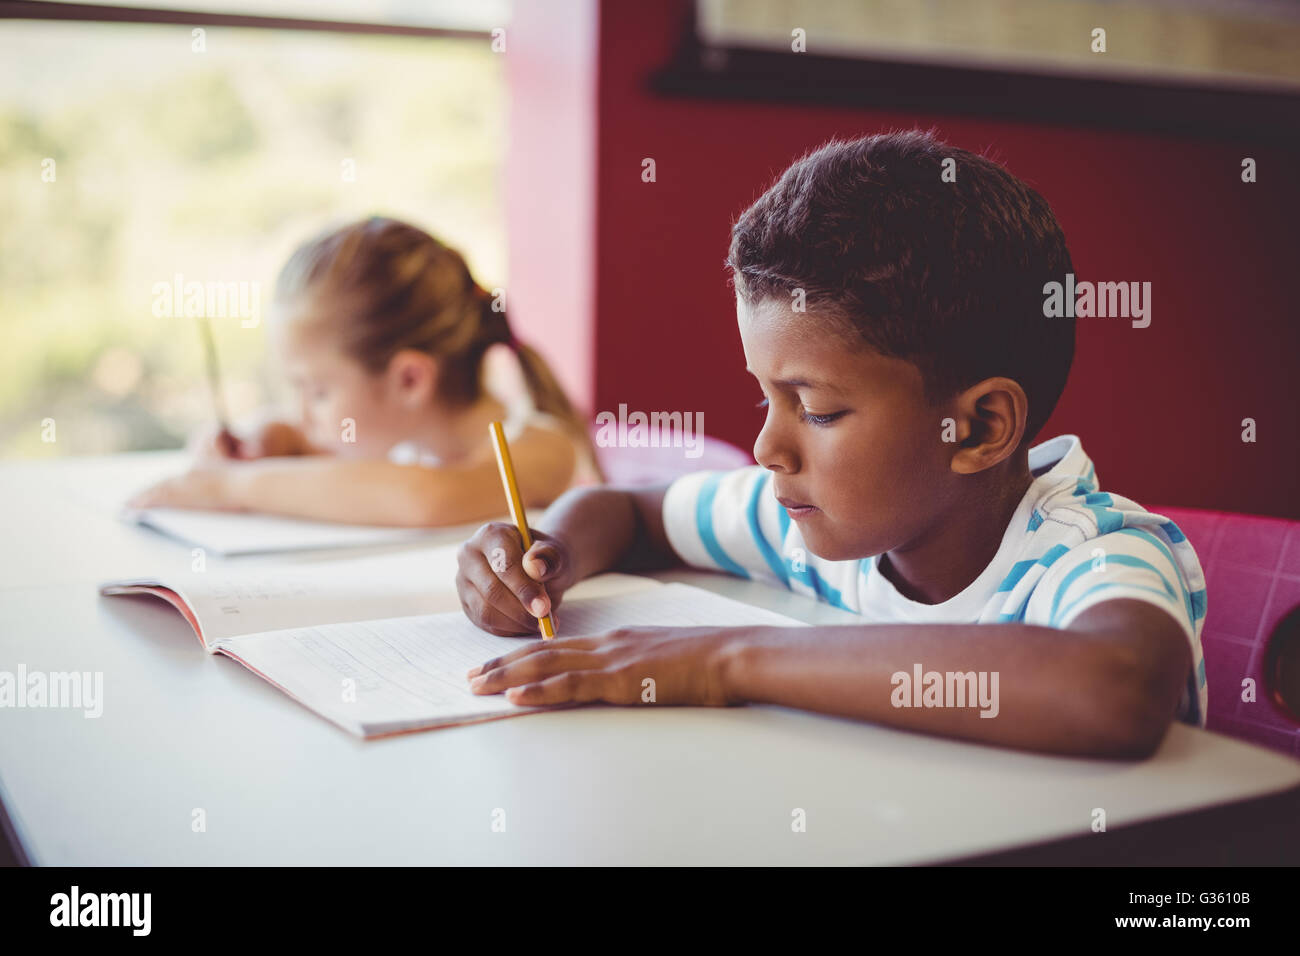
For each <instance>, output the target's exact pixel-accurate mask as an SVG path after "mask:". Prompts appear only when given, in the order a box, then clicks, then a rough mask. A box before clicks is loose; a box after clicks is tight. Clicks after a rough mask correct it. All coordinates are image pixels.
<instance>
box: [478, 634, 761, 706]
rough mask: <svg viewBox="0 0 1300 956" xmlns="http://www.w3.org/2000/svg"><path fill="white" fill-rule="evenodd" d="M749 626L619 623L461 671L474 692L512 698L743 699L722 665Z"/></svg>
mask: <svg viewBox="0 0 1300 956" xmlns="http://www.w3.org/2000/svg"><path fill="white" fill-rule="evenodd" d="M749 630H750V629H749V628H740V627H731V628H717V627H625V628H619V629H618V630H616V631H610V632H609V633H608V634H603V635H599V636H596V637H564V638H555V639H554V640H549V641H541V642H538V643H535V644H529V645H528V646H527V647H521V648H520V649H519V650H517V651H512V652H511V653H509V654H507V655H505V656H504V657H497V658H494V659H492V660H490V661H488V662H487V663H485V664H481V665H479V666H478V667H476V668H474V669H473V670H471V671H470V672H469V674H468V675H467V676H468V677H469V678H470V685H469V686H470V690H472V691H473V692H474V693H476V694H499V693H501V692H502V691H505V694H506V700H508V701H510V703H512V704H519V705H520V706H525V707H532V706H539V705H544V704H581V703H587V702H589V701H597V700H599V701H604V702H605V703H609V704H643V703H644V704H656V703H657V704H679V705H680V704H694V705H702V706H709V707H721V706H725V705H727V704H736V703H740V702H741V701H740V700H739V699H738V698H736V697H735V695H734V694H733V693H732V692H731V691H730V689H729V687H728V684H729V681H728V666H729V665H730V664H731V662H732V661H734V660H735V655H736V653H737V651H738V650H739V647H740V645H741V642H742V640H743V638H744V635H745V634H746V633H747V632H748V631H749Z"/></svg>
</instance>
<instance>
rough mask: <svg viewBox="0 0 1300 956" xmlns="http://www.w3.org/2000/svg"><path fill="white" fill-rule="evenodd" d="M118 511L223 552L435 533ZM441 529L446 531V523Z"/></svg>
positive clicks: (275, 518)
mask: <svg viewBox="0 0 1300 956" xmlns="http://www.w3.org/2000/svg"><path fill="white" fill-rule="evenodd" d="M119 514H120V516H121V518H122V520H124V521H127V522H134V523H136V524H140V525H144V526H145V527H147V528H153V529H154V530H155V531H160V532H162V533H163V534H165V535H167V536H168V537H171V538H177V539H179V540H181V541H185V542H188V543H189V544H194V545H198V546H199V547H201V548H204V549H206V550H208V551H211V552H213V553H214V554H221V555H232V554H262V553H267V552H272V551H306V550H311V549H314V548H356V547H365V546H367V545H375V544H391V543H393V542H402V541H416V540H419V539H420V538H422V537H427V536H428V535H429V534H430V532H429V530H428V529H425V528H388V527H380V526H376V525H354V524H338V523H334V522H326V521H305V520H302V519H299V518H285V517H281V516H279V515H264V514H245V513H243V512H230V511H192V510H189V509H187V508H146V509H143V510H140V509H136V508H123V509H122V510H121V511H120V512H119ZM474 527H477V525H475V526H474ZM440 530H442V531H444V532H445V531H446V530H447V529H446V528H443V529H440ZM466 537H468V535H466Z"/></svg>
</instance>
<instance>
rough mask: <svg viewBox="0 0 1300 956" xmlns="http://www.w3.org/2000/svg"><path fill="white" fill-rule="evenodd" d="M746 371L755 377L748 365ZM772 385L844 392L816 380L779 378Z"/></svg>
mask: <svg viewBox="0 0 1300 956" xmlns="http://www.w3.org/2000/svg"><path fill="white" fill-rule="evenodd" d="M745 371H746V372H748V373H749V374H750V375H754V370H753V369H752V368H750V367H749V366H748V365H746V366H745ZM754 378H758V376H757V375H754ZM772 384H773V385H779V386H781V387H782V388H820V389H825V390H826V391H829V392H843V391H844V389H842V388H840V387H839V386H838V385H832V384H831V383H830V382H823V381H821V380H819V379H815V378H778V379H773V380H772Z"/></svg>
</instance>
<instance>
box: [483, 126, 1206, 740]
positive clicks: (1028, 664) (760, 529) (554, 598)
mask: <svg viewBox="0 0 1300 956" xmlns="http://www.w3.org/2000/svg"><path fill="white" fill-rule="evenodd" d="M946 159H952V160H955V163H956V166H955V169H956V181H955V182H951V181H950V182H945V181H944V180H943V178H941V171H942V169H943V168H944V160H946ZM949 166H950V168H951V164H949ZM949 178H950V177H949ZM728 265H729V267H730V269H731V272H732V277H733V281H734V283H735V287H736V305H737V320H738V323H739V327H740V333H741V340H742V343H743V348H744V357H745V359H746V363H747V365H746V368H747V370H748V371H749V372H750V373H751V374H752V375H753V376H754V377H755V378H756V379H757V381H758V384H759V387H760V388H761V389H762V393H763V395H764V399H763V401H762V402H760V403H759V404H760V406H764V407H765V408H766V413H765V414H766V419H765V421H764V423H763V428H762V430H761V432H760V433H759V435H758V439H757V441H756V442H755V444H754V458H755V460H756V461H757V462H758V464H757V465H754V466H750V467H748V468H741V469H738V470H736V471H731V472H703V473H696V474H690V475H685V476H683V477H681V478H679V479H677V480H676V481H674V482H672V483H671V484H670V485H667V486H664V487H659V488H638V489H616V488H594V489H583V490H577V491H572V492H569V493H568V494H566V495H565V496H563V497H562V498H561V499H560V500H559V501H557V502H556V503H555V504H554V505H553V506H552V507H551V508H550V509H549V510H548V511H547V513H546V515H545V517H544V518H543V520H542V522H541V527H540V528H539V530H538V532H537V533H536V538H537V541H536V543H535V544H534V545H533V547H532V549H530V551H529V552H528V553H527V554H526V555H524V554H522V553H521V549H520V541H519V536H518V533H517V532H516V531H515V529H514V528H513V527H511V526H509V525H506V524H499V523H494V524H488V525H485V526H483V527H482V528H481V529H479V531H478V532H477V533H476V534H475V536H474V537H473V538H472V539H471V540H470V541H469V542H467V543H466V544H465V545H464V546H463V547H462V549H461V552H460V570H459V574H458V576H457V587H458V589H459V592H460V597H461V603H462V605H463V607H464V608H465V611H466V613H467V614H468V615H469V616H470V618H471V619H472V620H473V621H474V622H475V623H476V624H478V625H479V626H480V627H483V628H485V629H486V630H489V631H492V632H493V633H496V634H510V635H524V634H535V633H536V632H537V622H536V620H535V619H534V617H533V615H542V614H546V613H548V612H549V611H550V610H551V609H552V608H554V607H557V606H558V605H559V604H560V601H561V598H562V595H563V593H564V592H565V590H567V589H568V588H569V587H571V586H572V585H573V584H574V583H575V582H577V581H579V580H581V579H582V578H585V577H587V576H589V575H592V574H596V573H599V572H601V571H606V570H625V571H626V570H647V569H651V568H659V567H671V566H674V565H682V564H689V565H692V566H696V567H702V568H709V569H714V570H721V571H727V572H730V573H732V574H737V575H743V576H746V577H753V578H755V579H758V580H763V581H767V582H769V583H773V584H777V585H782V586H785V587H787V588H791V589H793V590H795V591H797V592H799V593H803V594H807V595H810V596H813V597H816V598H818V599H820V600H823V601H827V602H829V603H831V604H834V605H837V606H839V607H842V608H845V609H848V610H851V611H854V612H857V613H858V614H860V615H861V617H862V619H863V622H864V623H862V624H860V625H857V624H855V625H843V626H834V627H810V628H803V627H798V628H793V627H792V628H781V627H732V628H721V629H719V628H628V629H623V630H620V631H616V632H614V633H612V634H607V635H603V636H596V637H574V638H561V639H557V640H554V641H549V642H547V643H546V644H530V645H528V646H525V647H521V648H520V650H518V651H516V652H514V653H511V654H509V655H507V656H505V657H502V658H499V659H496V660H493V661H489V662H487V663H485V664H483V665H482V666H481V667H479V668H476V669H475V670H474V671H471V672H470V677H471V687H472V688H473V689H474V691H475V692H477V693H500V692H502V691H505V692H506V694H507V698H508V699H509V700H511V701H513V702H515V703H518V704H521V705H534V704H550V703H557V704H558V703H564V702H579V701H595V700H601V701H607V702H610V703H622V704H631V703H635V702H638V701H639V699H640V689H641V680H642V679H643V678H645V677H647V676H650V677H653V678H655V681H656V685H657V696H658V700H659V702H660V703H676V704H712V705H723V704H732V703H744V702H751V701H752V702H756V703H772V704H780V705H785V706H790V707H799V708H803V709H807V710H814V711H819V712H822V713H828V714H837V715H842V716H848V717H855V718H859V719H864V720H870V721H875V722H878V723H883V724H889V725H892V726H896V727H902V728H907V729H912V730H919V731H923V732H927V733H935V734H942V735H947V736H953V737H962V738H966V739H970V740H981V741H987V742H990V743H995V744H1001V745H1004V746H1011V747H1019V748H1026V749H1033V750H1042V751H1051V752H1057V753H1067V754H1092V755H1104V756H1113V757H1140V756H1146V755H1149V754H1151V753H1152V752H1153V751H1154V750H1155V749H1156V748H1157V747H1158V745H1159V743H1160V741H1161V739H1162V738H1163V736H1164V734H1165V732H1166V730H1167V729H1168V726H1169V722H1170V721H1171V719H1173V718H1175V717H1177V718H1178V719H1181V720H1184V721H1186V722H1188V723H1191V724H1193V725H1197V726H1203V725H1204V721H1205V705H1206V687H1205V670H1204V662H1203V659H1202V656H1201V647H1200V632H1201V626H1202V622H1203V619H1204V614H1205V590H1204V579H1203V577H1202V575H1201V569H1200V565H1199V563H1198V561H1197V559H1196V555H1195V553H1194V552H1193V551H1192V549H1191V546H1190V545H1189V544H1188V543H1187V541H1186V539H1185V538H1184V537H1183V535H1182V534H1181V533H1180V532H1179V530H1178V528H1177V527H1176V526H1174V525H1173V523H1172V522H1169V521H1167V520H1165V519H1163V518H1160V517H1159V516H1157V515H1152V514H1150V513H1148V512H1146V511H1144V510H1143V509H1142V508H1141V507H1140V506H1138V505H1136V504H1134V503H1133V502H1131V501H1129V500H1128V499H1126V498H1122V497H1119V496H1112V495H1109V494H1106V493H1103V492H1101V491H1099V490H1098V486H1097V478H1096V475H1095V473H1094V470H1093V467H1092V463H1091V462H1090V461H1089V460H1088V458H1087V456H1086V455H1085V454H1084V452H1083V449H1082V446H1081V443H1080V442H1079V440H1078V438H1076V437H1075V436H1073V435H1065V436H1059V437H1057V438H1054V439H1052V440H1050V441H1047V442H1043V443H1041V444H1038V445H1036V446H1033V447H1031V441H1032V440H1033V439H1034V437H1035V436H1036V435H1037V433H1038V430H1039V429H1040V428H1041V426H1042V424H1043V423H1044V422H1045V421H1046V420H1047V417H1048V415H1049V414H1050V413H1051V411H1052V408H1053V406H1054V405H1055V404H1056V401H1057V399H1058V397H1059V396H1060V394H1061V392H1062V390H1063V389H1064V387H1065V381H1066V377H1067V375H1068V373H1069V368H1070V364H1071V361H1072V359H1073V354H1074V322H1073V319H1071V318H1059V317H1050V318H1049V317H1046V316H1045V315H1044V309H1043V301H1044V298H1043V297H1044V285H1045V284H1046V283H1047V282H1050V281H1058V282H1059V281H1062V279H1063V277H1064V275H1065V274H1066V273H1068V272H1071V271H1072V265H1071V261H1070V255H1069V251H1068V250H1067V248H1066V244H1065V237H1064V235H1063V234H1062V232H1061V229H1060V227H1059V226H1058V225H1057V223H1056V220H1055V218H1054V217H1053V215H1052V213H1051V210H1050V209H1049V208H1048V206H1047V203H1046V202H1045V201H1044V200H1043V198H1042V197H1041V196H1039V195H1038V194H1037V193H1036V192H1034V191H1033V190H1032V189H1030V188H1029V187H1027V186H1026V185H1025V184H1024V183H1022V182H1020V181H1019V180H1018V179H1016V178H1015V177H1014V176H1012V175H1011V174H1010V173H1008V172H1007V171H1006V170H1004V169H1003V168H1002V167H1000V166H998V165H997V164H995V163H993V162H991V161H989V160H987V159H985V158H983V157H980V156H976V155H973V154H971V153H968V152H966V151H964V150H960V149H956V148H953V147H950V146H947V145H946V144H943V143H941V142H938V141H936V140H935V139H934V138H932V137H931V136H930V135H928V134H925V133H920V132H916V131H913V132H907V133H899V134H889V135H881V136H872V137H867V138H864V139H860V140H856V141H852V142H832V143H830V144H828V145H826V146H824V147H822V148H821V149H819V150H817V151H815V152H813V153H811V154H809V155H808V156H805V157H804V158H803V159H801V160H799V161H798V162H796V163H795V164H794V165H793V166H791V167H790V169H788V170H786V172H785V173H784V174H783V175H782V176H781V177H780V179H779V180H778V181H777V182H776V184H775V185H773V186H772V188H771V189H769V190H768V191H767V192H766V193H765V194H764V195H763V196H762V197H761V198H759V200H758V201H757V202H755V203H754V205H753V206H752V207H750V208H749V209H748V210H747V211H746V212H745V213H744V214H743V215H742V216H741V217H740V218H739V220H738V221H737V222H736V224H735V226H734V227H733V229H732V238H731V249H730V254H729V257H728ZM495 548H502V549H504V551H505V553H506V557H507V560H506V561H505V570H504V571H502V572H501V573H500V574H498V573H496V572H494V571H493V570H492V565H491V563H489V559H488V556H489V555H491V554H493V551H494V549H495ZM498 558H499V554H498ZM497 565H498V566H500V565H501V562H500V561H498V562H497ZM928 672H936V673H937V674H939V675H941V676H942V675H945V674H955V675H958V677H959V678H961V677H963V676H964V677H965V678H966V679H967V680H968V681H969V683H968V685H967V686H968V688H969V689H971V691H972V693H971V696H975V695H974V688H975V687H976V686H978V687H979V688H980V690H981V691H982V692H986V691H988V690H989V689H990V688H995V689H997V695H998V696H999V698H1000V699H999V700H998V702H997V706H996V708H994V707H990V706H984V707H981V706H975V704H976V702H975V701H970V702H969V705H968V706H962V705H961V704H960V702H954V701H953V700H950V699H949V700H945V699H944V698H943V696H942V694H943V691H944V690H945V687H944V686H942V685H940V686H936V685H935V684H934V683H933V682H932V681H930V680H929V678H928V677H927V678H922V674H923V673H928ZM913 675H915V677H916V678H918V679H923V680H924V681H925V683H926V687H925V693H926V694H929V695H931V696H929V697H923V696H922V695H921V689H920V688H913V687H911V686H910V685H909V681H910V680H911V678H912V676H913ZM975 678H978V685H977V683H976V680H975ZM919 682H920V680H918V683H919ZM958 683H960V680H959V681H958ZM952 686H954V682H953V681H952V680H951V679H950V680H949V688H951V687H952ZM923 701H924V702H925V704H926V705H922V706H918V705H920V704H922V703H923ZM986 717H993V718H994V719H984V718H986Z"/></svg>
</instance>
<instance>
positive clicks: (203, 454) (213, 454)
mask: <svg viewBox="0 0 1300 956" xmlns="http://www.w3.org/2000/svg"><path fill="white" fill-rule="evenodd" d="M189 450H190V452H191V454H193V455H194V458H195V460H196V461H198V462H200V463H202V464H212V463H215V462H218V461H228V460H230V459H232V458H251V457H253V456H252V455H250V454H249V453H248V451H249V447H248V444H247V442H246V441H245V440H244V439H242V438H240V437H239V436H237V435H235V434H234V433H233V432H231V431H228V430H226V429H224V428H214V429H212V430H211V431H208V432H204V433H203V434H201V435H199V436H198V437H197V438H196V439H194V440H193V441H191V442H190V447H189Z"/></svg>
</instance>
